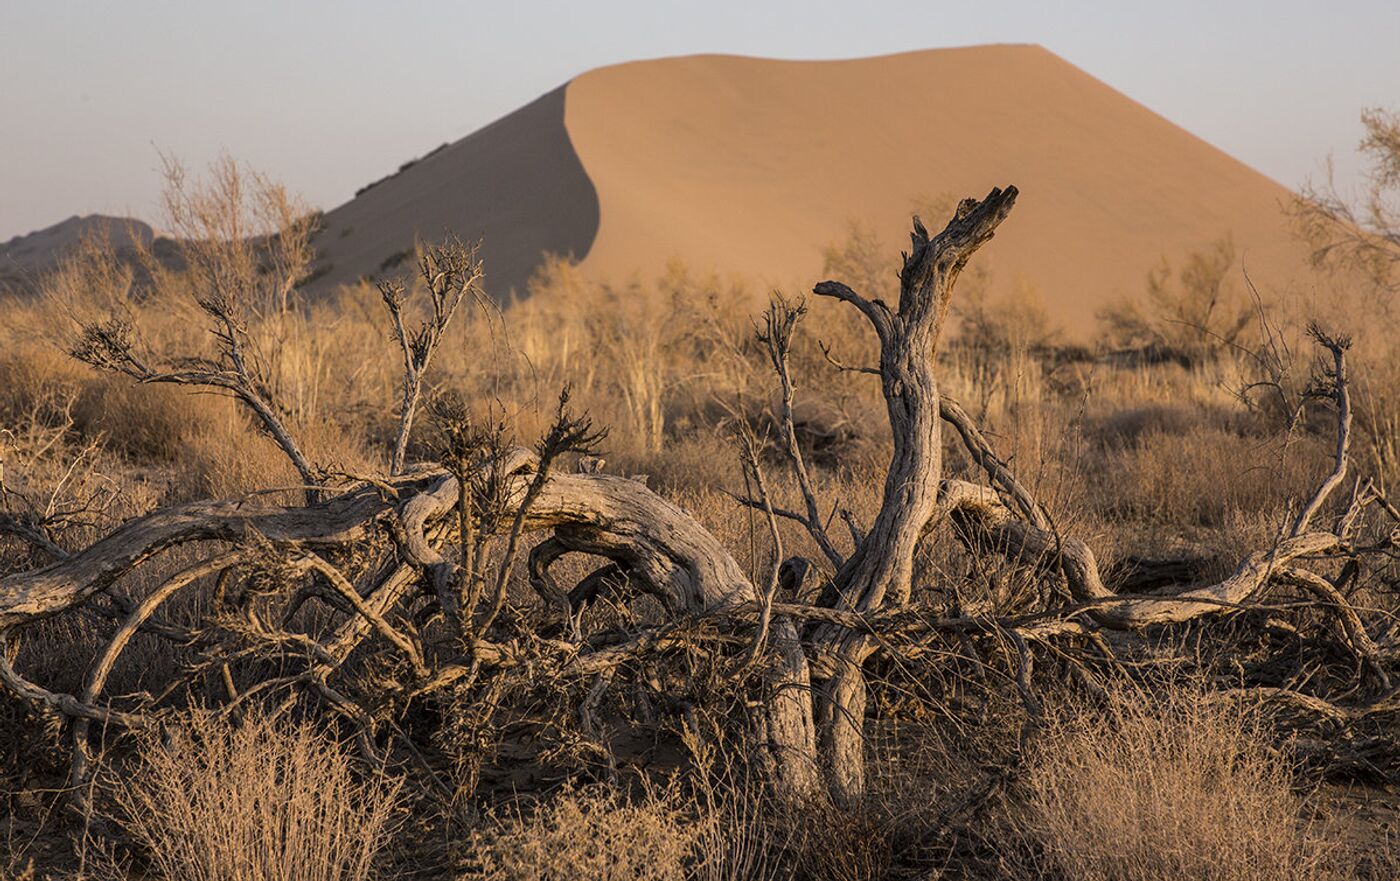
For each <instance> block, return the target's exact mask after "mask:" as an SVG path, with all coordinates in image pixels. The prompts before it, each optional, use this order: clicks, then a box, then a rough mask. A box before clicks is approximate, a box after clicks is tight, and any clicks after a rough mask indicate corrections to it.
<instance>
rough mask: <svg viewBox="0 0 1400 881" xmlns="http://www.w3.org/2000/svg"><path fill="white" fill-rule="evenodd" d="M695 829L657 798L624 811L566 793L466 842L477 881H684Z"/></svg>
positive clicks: (607, 801)
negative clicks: (579, 880)
mask: <svg viewBox="0 0 1400 881" xmlns="http://www.w3.org/2000/svg"><path fill="white" fill-rule="evenodd" d="M696 839H697V827H696V826H695V825H694V824H693V823H692V822H689V821H688V820H687V819H686V817H685V816H684V814H683V813H682V812H681V811H680V810H679V809H678V808H677V807H676V806H675V805H674V804H672V803H670V802H669V801H668V799H667V798H666V797H665V796H662V795H649V796H646V797H644V798H643V799H642V800H641V801H640V803H637V804H629V803H628V802H627V801H626V800H625V799H624V798H623V797H622V796H620V795H618V794H617V793H616V792H615V791H612V790H607V789H603V790H593V791H565V792H561V793H558V794H556V795H554V796H552V797H551V798H550V799H549V800H548V801H546V802H544V803H543V804H541V805H538V806H536V807H535V808H534V809H533V810H532V811H530V812H529V813H524V812H517V813H514V814H509V815H506V816H503V817H500V818H498V819H496V820H495V821H494V822H493V823H492V824H491V825H489V826H488V828H486V829H484V830H482V831H480V832H478V833H477V834H476V835H475V836H473V838H472V841H471V843H470V851H471V853H472V854H473V856H474V858H475V859H474V860H473V861H474V862H475V861H477V860H479V864H478V865H474V866H468V872H467V874H466V875H465V876H464V877H479V878H482V879H484V881H572V879H576V878H577V879H583V878H587V879H590V881H594V879H596V881H684V879H685V878H686V877H687V865H688V864H690V863H691V862H692V861H693V859H694V849H695V846H696Z"/></svg>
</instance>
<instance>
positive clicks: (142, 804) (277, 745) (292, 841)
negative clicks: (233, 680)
mask: <svg viewBox="0 0 1400 881" xmlns="http://www.w3.org/2000/svg"><path fill="white" fill-rule="evenodd" d="M138 746H139V761H138V763H137V765H136V767H134V768H132V769H130V770H129V771H128V770H127V769H122V773H120V774H115V775H113V779H112V780H111V783H110V792H111V795H112V797H113V800H114V802H115V803H116V806H117V815H118V817H119V818H120V821H121V823H122V825H123V827H124V828H125V830H126V831H127V833H128V834H129V835H130V836H131V838H132V839H133V840H134V841H135V842H136V843H137V844H138V845H140V847H141V848H142V850H143V851H144V853H145V856H146V859H147V860H148V862H149V864H150V867H151V869H152V870H153V871H152V874H153V875H154V876H155V877H158V878H162V879H165V881H358V879H366V878H371V877H373V868H374V862H375V857H376V855H377V854H378V853H379V851H380V850H381V849H382V848H383V846H384V844H385V843H386V841H387V839H388V837H389V834H390V826H391V819H392V817H393V814H394V813H395V810H396V806H397V804H398V794H399V787H398V784H397V783H395V782H393V781H390V780H388V779H386V778H376V779H370V780H363V779H361V778H360V777H359V776H358V775H357V773H356V771H355V769H354V767H353V765H352V763H351V760H350V757H349V756H348V754H347V753H346V751H345V749H344V748H343V747H342V746H341V745H340V744H338V743H336V742H335V741H332V740H330V739H328V738H327V737H326V736H325V735H323V734H321V733H320V732H318V731H317V730H316V729H315V728H314V727H312V726H311V725H310V724H309V723H296V722H292V721H289V720H287V719H286V718H285V717H279V716H271V715H260V714H253V715H250V716H248V717H245V718H244V719H243V720H242V721H240V722H236V723H234V722H228V721H225V720H224V719H223V718H222V717H220V716H217V715H215V714H213V713H210V712H206V711H196V712H193V713H191V714H190V715H189V716H188V717H187V718H186V719H185V720H184V724H182V725H181V726H179V727H176V728H173V729H171V730H170V731H168V732H167V736H166V737H165V738H164V739H162V738H161V737H160V736H159V735H157V734H154V733H152V734H148V735H144V736H142V738H141V739H140V741H139V743H138Z"/></svg>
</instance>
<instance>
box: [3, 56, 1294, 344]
mask: <svg viewBox="0 0 1400 881" xmlns="http://www.w3.org/2000/svg"><path fill="white" fill-rule="evenodd" d="M292 183H293V184H295V182H292ZM1007 183H1014V184H1016V185H1017V186H1018V187H1020V189H1021V191H1022V193H1023V195H1022V198H1021V200H1020V202H1019V204H1018V207H1017V210H1016V214H1015V216H1014V217H1013V218H1012V220H1011V221H1010V222H1008V223H1007V224H1006V226H1005V227H1004V228H1003V230H1002V231H1001V232H1000V233H999V234H998V237H997V241H996V243H995V244H994V245H993V246H992V247H991V248H990V249H989V250H988V251H987V252H986V254H985V256H984V257H982V258H981V259H980V263H981V264H982V265H983V266H985V267H988V268H990V270H991V272H992V280H993V286H994V287H995V288H1002V289H1005V288H1009V287H1011V286H1013V285H1018V284H1022V283H1028V284H1030V285H1032V286H1034V287H1035V288H1036V289H1038V290H1039V292H1040V294H1041V296H1042V298H1043V299H1044V301H1045V302H1046V304H1047V305H1048V307H1049V308H1050V311H1051V313H1052V315H1054V317H1055V318H1056V319H1057V320H1059V321H1060V322H1061V323H1062V324H1063V325H1064V326H1065V327H1066V329H1068V330H1069V331H1070V333H1071V335H1072V336H1079V337H1082V336H1084V335H1086V334H1087V333H1088V332H1090V330H1091V329H1092V328H1093V326H1094V314H1095V312H1096V310H1097V309H1098V308H1099V307H1100V306H1102V305H1103V304H1104V303H1105V302H1106V301H1108V300H1111V299H1113V298H1115V297H1117V296H1119V295H1122V294H1128V293H1134V292H1137V291H1139V290H1141V289H1142V287H1143V278H1144V275H1145V274H1146V272H1147V271H1148V269H1149V268H1151V267H1152V266H1154V265H1156V264H1157V263H1158V262H1159V261H1160V260H1161V259H1162V258H1164V257H1165V258H1168V259H1171V260H1180V259H1182V258H1184V257H1185V256H1186V255H1188V254H1190V253H1191V252H1193V251H1196V250H1200V249H1202V248H1205V247H1207V246H1209V245H1210V244H1211V243H1213V242H1214V241H1216V240H1217V239H1219V238H1220V237H1221V236H1223V235H1227V234H1228V235H1230V236H1232V237H1233V240H1234V244H1235V247H1236V250H1237V253H1238V254H1239V255H1240V257H1241V259H1242V262H1243V263H1244V265H1245V266H1247V267H1248V269H1249V271H1250V275H1251V277H1252V278H1253V280H1254V281H1255V282H1257V283H1258V284H1259V285H1260V286H1261V288H1263V289H1265V290H1267V291H1268V292H1270V293H1271V294H1274V295H1281V294H1286V293H1290V292H1292V293H1300V294H1305V295H1310V294H1313V293H1314V290H1315V289H1316V288H1317V286H1318V282H1317V279H1316V277H1315V276H1313V275H1312V274H1311V273H1310V271H1309V270H1308V269H1307V267H1306V260H1305V253H1304V249H1303V247H1302V246H1301V245H1300V244H1299V243H1298V242H1297V241H1296V240H1295V238H1294V236H1293V235H1292V230H1291V229H1290V226H1289V223H1288V220H1287V218H1286V217H1285V215H1284V213H1283V211H1282V207H1283V206H1284V205H1285V204H1286V203H1287V202H1288V200H1289V199H1290V198H1291V194H1290V193H1289V192H1288V191H1287V190H1286V189H1285V188H1283V187H1282V186H1280V185H1278V184H1277V183H1275V182H1274V181H1272V180H1270V179H1268V178H1266V177H1264V176H1263V175H1261V174H1259V173H1258V172H1256V171H1254V170H1253V169H1251V168H1249V167H1248V166H1246V165H1244V164H1243V163H1241V162H1239V161H1237V160H1235V159H1233V158H1231V157H1230V156H1228V155H1226V154H1225V153H1223V152H1221V151H1220V150H1217V149H1215V148H1214V147H1212V146H1210V145H1209V144H1207V143H1205V142H1204V141H1202V140H1200V139H1199V138H1196V137H1195V136H1193V135H1191V134H1190V133H1188V132H1186V131H1184V130H1182V129H1181V128H1179V127H1177V126H1175V125H1173V124H1172V123H1171V122H1169V121H1167V120H1166V119H1163V118H1162V117H1160V116H1158V115H1157V114H1155V113H1153V112H1151V111H1149V110H1147V109H1146V108H1145V107H1143V106H1141V105H1140V104H1138V103H1136V102H1134V101H1133V100H1131V99H1129V98H1127V97H1126V96H1124V95H1122V94H1120V93H1119V92H1116V91H1114V90H1113V89H1112V88H1110V87H1109V86H1107V85H1105V84H1103V83H1101V82H1099V81H1098V80H1096V79H1094V78H1093V77H1091V76H1089V75H1088V74H1086V73H1084V72H1083V71H1081V70H1079V69H1078V68H1076V67H1074V66H1073V65H1071V64H1069V63H1067V62H1065V61H1063V60H1062V59H1060V58H1058V57H1056V56H1055V55H1054V54H1052V53H1050V52H1048V51H1046V50H1045V49H1042V48H1040V47H1038V46H1019V45H1018V46H983V47H974V48H966V49H939V50H931V51H925V52H912V53H907V54H902V55H893V56H886V57H880V58H869V59H860V60H853V61H814V62H793V61H770V60H762V59H754V58H740V57H733V56H716V55H705V56H692V57H685V58H671V59H663V60H657V61H641V62H634V63H629V64H621V65H617V66H614V67H606V68H601V69H599V70H594V71H591V72H589V73H585V74H583V75H582V76H579V77H577V78H575V79H574V80H572V81H570V82H569V83H567V84H565V85H564V86H561V87H560V88H558V89H555V90H554V91H552V92H550V93H549V94H547V95H544V96H543V97H541V98H539V99H538V100H536V101H534V102H532V103H530V104H528V105H526V106H525V107H522V108H521V109H520V110H517V111H516V112H514V113H512V114H510V115H509V116H507V117H505V118H503V119H501V120H498V121H497V122H495V123H493V124H491V125H489V126H487V127H485V128H483V129H481V130H480V131H477V132H475V133H473V134H471V135H468V136H467V137H465V138H462V139H461V140H459V141H457V142H455V143H452V144H445V145H443V146H442V147H440V148H438V149H437V150H434V151H432V152H431V153H430V154H428V155H426V156H424V157H423V158H421V159H418V160H416V161H412V162H409V163H405V166H404V167H403V168H401V169H400V170H399V171H398V172H396V173H394V174H392V175H390V176H388V177H386V178H384V179H382V180H380V181H377V182H375V183H374V184H373V185H370V186H368V187H365V188H362V190H361V192H359V193H358V194H357V195H356V196H355V198H353V199H351V200H350V201H348V202H346V203H345V204H344V205H341V206H340V207H338V208H336V209H334V210H333V211H330V212H328V213H327V214H326V218H325V221H326V227H325V230H324V231H323V232H322V233H321V234H319V235H318V237H317V240H316V244H317V248H318V252H319V255H320V260H319V265H318V275H317V277H316V279H315V281H314V282H313V283H312V285H311V289H312V290H313V291H317V290H327V289H329V288H331V287H332V286H334V285H337V284H340V283H344V282H352V281H355V280H357V279H360V278H374V277H378V276H382V275H385V274H390V273H398V272H404V271H406V270H408V266H406V265H405V263H406V259H407V257H408V256H409V255H410V254H411V249H412V247H413V243H414V241H415V239H416V238H418V237H423V238H437V237H440V236H442V235H443V234H444V233H447V232H455V233H457V234H458V235H461V236H462V237H464V238H475V237H478V236H484V237H485V245H484V253H485V256H486V261H487V272H488V282H489V285H490V288H491V290H492V292H493V293H495V294H497V295H498V296H500V297H502V298H504V297H505V296H507V295H508V294H509V293H510V292H511V291H512V290H515V291H517V292H523V291H524V289H525V285H526V282H527V280H528V279H529V277H530V275H531V274H532V273H533V272H534V271H535V269H536V268H537V267H538V265H539V264H540V262H541V257H542V255H543V254H544V253H545V252H552V253H557V254H572V255H573V256H574V257H575V258H577V259H579V260H580V261H581V263H582V268H583V270H584V271H585V272H586V273H589V274H591V275H593V276H594V277H598V278H605V279H614V280H622V279H625V278H627V277H629V276H632V275H634V274H640V275H641V276H642V277H643V278H646V277H649V276H652V275H655V274H658V273H660V272H661V271H662V270H663V268H664V267H665V265H666V263H667V261H669V260H671V259H676V258H678V259H680V260H683V261H685V262H686V263H688V264H690V265H691V266H692V267H694V268H696V269H701V270H709V269H713V270H717V271H719V272H720V273H722V274H726V275H730V274H740V275H743V276H747V277H748V278H749V279H751V280H752V281H753V283H754V284H756V285H760V286H764V287H769V286H777V287H782V288H784V289H787V290H790V291H796V290H805V289H808V288H810V286H811V284H812V282H813V281H815V280H817V277H818V275H819V274H820V272H821V266H822V248H823V247H824V246H826V245H828V244H831V243H833V242H837V241H840V240H842V239H843V238H844V237H845V236H846V235H847V232H848V227H849V224H850V223H851V222H852V221H860V222H862V223H864V224H866V225H867V226H868V227H871V228H873V229H875V230H876V231H877V232H878V234H879V235H880V237H881V239H882V240H883V241H884V242H885V243H886V245H887V247H888V248H889V251H890V258H891V259H890V267H891V271H892V272H893V270H894V267H895V265H896V262H897V252H898V249H899V247H900V246H901V245H902V244H903V243H904V242H905V241H906V239H905V236H906V235H907V230H908V222H909V215H910V213H911V211H913V210H914V209H915V208H916V207H917V206H918V205H919V204H929V203H930V202H935V201H939V200H941V199H944V198H946V197H954V196H964V195H982V194H984V193H986V192H987V190H989V189H990V188H991V187H992V186H996V185H1003V184H1007ZM927 219H928V220H929V221H930V222H931V223H936V222H941V219H935V218H927ZM104 223H105V224H107V225H108V226H109V227H112V228H114V229H116V228H118V227H119V224H118V223H112V222H110V221H108V220H106V219H103V218H100V217H91V218H76V217H75V218H72V219H70V220H68V221H65V222H64V223H62V224H58V225H57V226H55V227H51V228H49V229H48V230H43V231H40V232H38V233H34V234H31V235H29V236H25V237H20V238H16V239H13V240H11V241H10V242H8V243H5V244H0V276H8V277H10V278H11V279H14V278H17V277H29V276H33V275H35V274H36V273H37V272H39V271H41V270H42V269H43V268H45V266H46V265H48V264H51V262H52V259H53V255H55V254H58V253H61V252H62V251H63V249H64V248H66V247H68V246H69V245H71V244H72V243H73V242H75V241H76V240H77V237H78V236H79V235H81V234H82V232H83V231H84V230H90V229H92V228H94V227H95V225H97V224H104ZM123 228H124V227H123ZM149 234H150V232H149V230H148V229H147V232H146V235H149Z"/></svg>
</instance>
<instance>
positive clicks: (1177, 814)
mask: <svg viewBox="0 0 1400 881" xmlns="http://www.w3.org/2000/svg"><path fill="white" fill-rule="evenodd" d="M1026 788H1027V790H1028V794H1029V797H1028V800H1027V801H1028V804H1027V817H1026V832H1027V834H1029V835H1030V836H1031V837H1032V839H1033V840H1034V842H1035V843H1036V844H1037V845H1038V846H1039V848H1040V849H1041V851H1042V852H1043V854H1044V857H1045V859H1046V860H1048V861H1049V863H1050V864H1051V865H1053V866H1054V867H1055V868H1056V869H1058V871H1059V872H1060V873H1062V875H1063V876H1064V877H1066V878H1074V879H1079V881H1100V879H1102V881H1168V879H1172V881H1175V879H1182V878H1199V879H1213V881H1283V879H1302V881H1306V879H1320V878H1326V877H1331V876H1330V875H1329V874H1328V872H1329V862H1330V857H1331V854H1330V845H1329V842H1328V841H1327V839H1326V837H1325V835H1324V832H1325V830H1323V829H1321V828H1318V827H1316V826H1314V825H1311V824H1310V823H1309V822H1308V821H1306V820H1305V819H1304V818H1303V809H1304V800H1303V798H1302V797H1300V796H1299V795H1298V794H1297V793H1296V792H1295V791H1294V789H1293V780H1292V774H1291V770H1290V768H1289V766H1288V764H1287V762H1285V761H1284V760H1283V759H1282V758H1281V757H1280V756H1279V755H1278V754H1276V753H1275V752H1274V751H1272V750H1271V749H1270V745H1269V740H1268V737H1267V735H1266V734H1265V732H1264V731H1263V730H1262V728H1260V727H1259V726H1258V725H1257V724H1256V722H1254V721H1252V720H1251V717H1250V716H1249V715H1248V714H1247V713H1246V712H1244V711H1243V710H1242V708H1241V707H1240V706H1239V705H1238V704H1237V703H1235V702H1231V701H1229V700H1224V699H1222V698H1221V697H1220V696H1219V695H1218V694H1217V695H1214V696H1212V695H1210V694H1209V693H1208V692H1207V691H1206V690H1205V689H1204V688H1202V687H1198V686H1187V687H1180V688H1176V689H1169V690H1167V691H1165V692H1163V693H1156V692H1151V693H1149V692H1147V691H1145V690H1141V689H1136V688H1127V687H1120V688H1119V690H1118V691H1116V692H1115V693H1114V694H1113V696H1112V699H1111V700H1110V701H1109V702H1108V704H1107V706H1105V707H1103V708H1094V707H1088V706H1084V705H1075V704H1068V705H1065V706H1063V707H1062V708H1061V709H1060V710H1059V711H1058V712H1055V713H1054V714H1052V716H1051V718H1050V719H1049V720H1048V723H1047V726H1046V728H1045V730H1044V731H1043V732H1042V734H1041V737H1040V739H1039V741H1038V743H1037V745H1036V747H1035V748H1034V751H1033V755H1032V756H1031V759H1030V764H1029V771H1028V777H1027V780H1026Z"/></svg>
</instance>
